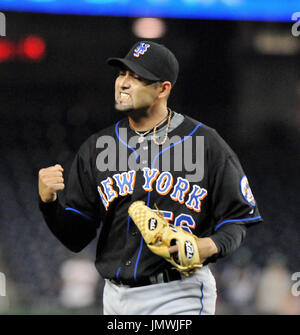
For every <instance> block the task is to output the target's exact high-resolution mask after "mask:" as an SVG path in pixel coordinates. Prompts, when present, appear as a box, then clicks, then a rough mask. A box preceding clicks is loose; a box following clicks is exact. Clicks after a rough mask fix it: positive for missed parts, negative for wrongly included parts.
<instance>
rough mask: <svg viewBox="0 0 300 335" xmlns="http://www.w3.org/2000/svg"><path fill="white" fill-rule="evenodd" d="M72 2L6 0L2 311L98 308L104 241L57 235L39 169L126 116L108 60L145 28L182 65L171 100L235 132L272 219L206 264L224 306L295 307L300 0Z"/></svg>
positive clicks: (229, 134)
mask: <svg viewBox="0 0 300 335" xmlns="http://www.w3.org/2000/svg"><path fill="white" fill-rule="evenodd" d="M58 3H59V5H58ZM76 3H81V6H82V7H80V8H79V7H76V8H75V5H74V4H75V2H73V3H72V6H71V2H70V1H67V0H66V1H59V2H58V1H56V0H49V1H37V0H32V1H9V0H6V1H0V12H2V13H4V14H5V18H6V31H5V35H6V36H2V37H0V115H1V123H0V127H1V129H0V157H1V164H0V178H1V179H0V188H1V192H0V197H1V199H0V273H2V276H0V280H2V284H1V283H0V284H1V285H2V288H0V314H101V313H102V306H101V297H102V288H103V280H102V278H100V277H99V276H98V274H97V273H96V272H95V269H94V266H93V261H94V255H95V246H96V243H95V242H96V240H95V241H94V242H93V243H92V244H91V245H90V246H88V247H87V248H86V249H85V250H84V251H82V252H81V253H80V254H73V253H72V252H70V251H68V250H67V249H65V248H64V247H63V246H62V245H61V244H60V243H59V242H58V241H57V240H56V239H55V238H54V237H53V236H52V235H51V233H50V231H49V230H48V228H47V227H46V224H45V223H44V222H43V219H42V216H41V214H40V212H39V210H38V202H37V199H38V196H37V174H38V170H39V169H40V168H42V167H46V166H49V165H52V164H55V163H60V164H62V165H63V166H64V168H65V175H66V177H67V175H68V171H69V168H70V164H71V162H72V159H73V157H74V155H75V153H76V151H77V149H78V148H79V146H80V144H81V143H82V142H83V141H84V140H85V139H86V138H87V137H88V136H89V135H90V134H92V133H94V132H95V131H97V130H98V129H99V128H102V127H105V126H108V125H110V124H111V123H113V122H115V121H117V120H118V119H119V118H120V116H121V115H119V114H117V113H116V112H115V111H114V109H113V99H114V89H113V87H114V77H115V73H114V72H113V70H112V69H111V68H110V67H108V66H107V65H106V63H105V60H106V58H108V57H110V56H119V55H122V54H125V53H127V51H128V48H129V47H130V46H131V45H132V44H133V43H135V42H136V40H138V39H141V38H148V39H154V40H156V41H158V42H160V43H163V44H166V45H167V46H169V48H170V49H171V50H173V51H174V53H175V54H176V56H177V57H178V59H179V62H180V66H181V68H180V76H179V79H178V82H177V84H176V86H175V87H174V92H173V95H172V96H171V98H170V106H171V107H172V108H173V109H175V110H176V111H177V112H182V113H186V114H188V115H190V116H191V117H194V118H196V119H198V120H201V121H202V122H204V123H206V124H207V125H209V126H211V127H213V128H216V129H217V131H218V132H219V133H220V134H221V135H222V136H223V138H224V139H225V140H226V141H227V142H228V143H229V144H230V146H231V147H232V148H233V149H234V151H235V152H236V153H237V154H238V156H239V158H240V160H241V163H242V165H243V167H244V169H245V171H246V172H247V176H248V179H249V181H250V184H251V187H252V190H253V192H254V194H255V197H256V200H257V202H258V205H259V208H260V211H261V214H262V216H263V218H264V221H265V223H264V224H263V225H262V226H260V227H257V228H254V229H253V230H252V229H251V230H249V232H248V236H247V239H246V241H245V243H244V244H243V246H242V247H241V248H240V249H239V250H238V251H237V252H236V253H235V254H234V255H232V256H231V257H229V258H226V259H223V260H219V261H218V262H217V263H216V264H214V265H213V266H212V267H211V269H212V271H213V272H214V274H215V276H216V280H217V288H218V301H217V311H216V312H217V314H300V296H299V294H300V291H299V283H298V286H297V279H298V281H299V280H300V261H299V258H300V257H299V244H300V233H299V228H298V226H299V222H300V209H299V199H298V196H297V194H298V191H297V190H298V189H299V186H300V185H299V171H300V156H299V153H300V152H299V144H300V134H299V131H300V71H299V70H300V61H299V59H300V57H299V56H300V36H299V37H297V36H294V35H293V34H292V25H293V24H294V22H293V21H292V20H291V17H292V14H293V13H294V12H297V10H299V11H300V4H298V8H297V1H290V2H286V1H281V2H279V1H277V0H276V1H272V2H271V1H267V0H265V1H263V0H260V1H254V0H252V1H251V4H250V1H247V0H226V1H225V0H222V1H221V0H220V1H219V0H186V1H184V0H182V1H180V0H178V1H175V0H147V1H139V5H138V4H137V2H136V1H129V0H116V1H113V0H106V1H104V0H102V1H100V0H86V1H84V0H82V1H78V2H76ZM141 3H143V6H141ZM287 3H289V6H288V4H287ZM63 4H64V5H65V7H64V6H63ZM29 5H31V7H28V6H29ZM255 5H257V7H255ZM47 6H48V7H47ZM91 6H92V7H91ZM111 6H112V7H111ZM113 6H114V7H113ZM126 6H127V7H126ZM168 6H171V7H168ZM180 6H181V7H180ZM193 6H194V7H193ZM218 6H219V7H218ZM247 6H248V7H247ZM96 8H97V9H98V11H96ZM118 8H119V9H122V11H120V12H118V11H117V9H118ZM126 8H127V11H126ZM170 8H173V9H172V10H170ZM175 9H178V10H177V11H176V10H175ZM101 10H102V11H101ZM163 10H166V12H164V11H163ZM255 10H256V11H255ZM82 14H84V15H82ZM145 17H147V18H146V19H145ZM154 17H156V18H154ZM299 17H300V14H299ZM2 18H3V17H2ZM0 19H1V17H0ZM2 28H3V27H2ZM299 30H300V28H299ZM1 31H2V35H4V34H3V29H2V30H1V27H0V33H1ZM112 243H113V241H112ZM297 273H298V274H297ZM4 284H5V287H4V286H3V285H4ZM3 288H5V293H6V294H5V296H4V294H3V292H4V290H3ZM295 293H296V294H295Z"/></svg>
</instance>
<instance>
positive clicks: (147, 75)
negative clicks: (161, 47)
mask: <svg viewBox="0 0 300 335" xmlns="http://www.w3.org/2000/svg"><path fill="white" fill-rule="evenodd" d="M106 62H107V64H109V65H111V66H114V67H118V68H122V67H123V66H124V65H125V66H126V67H127V68H128V69H129V70H130V71H132V72H134V73H136V74H137V75H139V76H140V77H141V78H143V79H147V80H153V81H158V80H160V78H158V77H156V76H155V75H154V74H152V73H151V72H149V71H148V70H146V69H145V68H143V67H142V66H140V65H139V64H137V63H135V62H132V61H130V60H128V59H125V58H108V59H107V61H106Z"/></svg>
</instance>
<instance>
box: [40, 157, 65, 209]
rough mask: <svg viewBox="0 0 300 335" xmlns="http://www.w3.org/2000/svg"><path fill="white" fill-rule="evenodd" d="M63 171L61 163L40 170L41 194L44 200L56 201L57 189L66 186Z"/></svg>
mask: <svg viewBox="0 0 300 335" xmlns="http://www.w3.org/2000/svg"><path fill="white" fill-rule="evenodd" d="M63 171H64V169H63V168H62V166H61V165H59V164H56V165H54V166H50V167H48V168H45V169H41V170H40V171H39V195H40V197H41V199H42V201H43V202H52V201H55V200H56V199H57V191H61V190H63V189H64V188H65V184H64V178H63Z"/></svg>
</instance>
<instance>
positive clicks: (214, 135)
mask: <svg viewBox="0 0 300 335" xmlns="http://www.w3.org/2000/svg"><path fill="white" fill-rule="evenodd" d="M184 119H185V122H186V123H187V125H188V124H190V125H192V126H194V127H197V126H198V128H197V131H196V132H195V136H204V143H205V147H206V148H207V149H208V150H216V151H223V152H224V153H225V154H226V155H229V156H232V155H235V153H234V151H233V150H232V148H231V147H230V146H229V144H228V143H227V142H226V141H225V139H224V138H223V137H222V136H221V135H220V134H219V133H218V131H217V130H216V129H215V128H213V127H210V126H208V125H207V124H205V123H203V122H201V121H198V120H196V119H194V118H192V117H190V116H188V115H185V114H184Z"/></svg>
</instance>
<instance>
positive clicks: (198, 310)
mask: <svg viewBox="0 0 300 335" xmlns="http://www.w3.org/2000/svg"><path fill="white" fill-rule="evenodd" d="M216 299H217V292H216V281H215V278H214V276H213V274H212V273H211V271H210V269H209V267H208V266H207V265H206V266H204V267H202V268H200V269H199V271H198V272H196V273H194V274H193V275H191V276H189V277H186V276H184V275H182V279H181V280H174V281H171V282H169V283H161V284H153V285H147V286H140V287H129V286H125V285H116V284H113V283H112V282H111V281H109V280H108V279H106V280H105V286H104V291H103V314H104V315H212V314H215V306H216Z"/></svg>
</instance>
